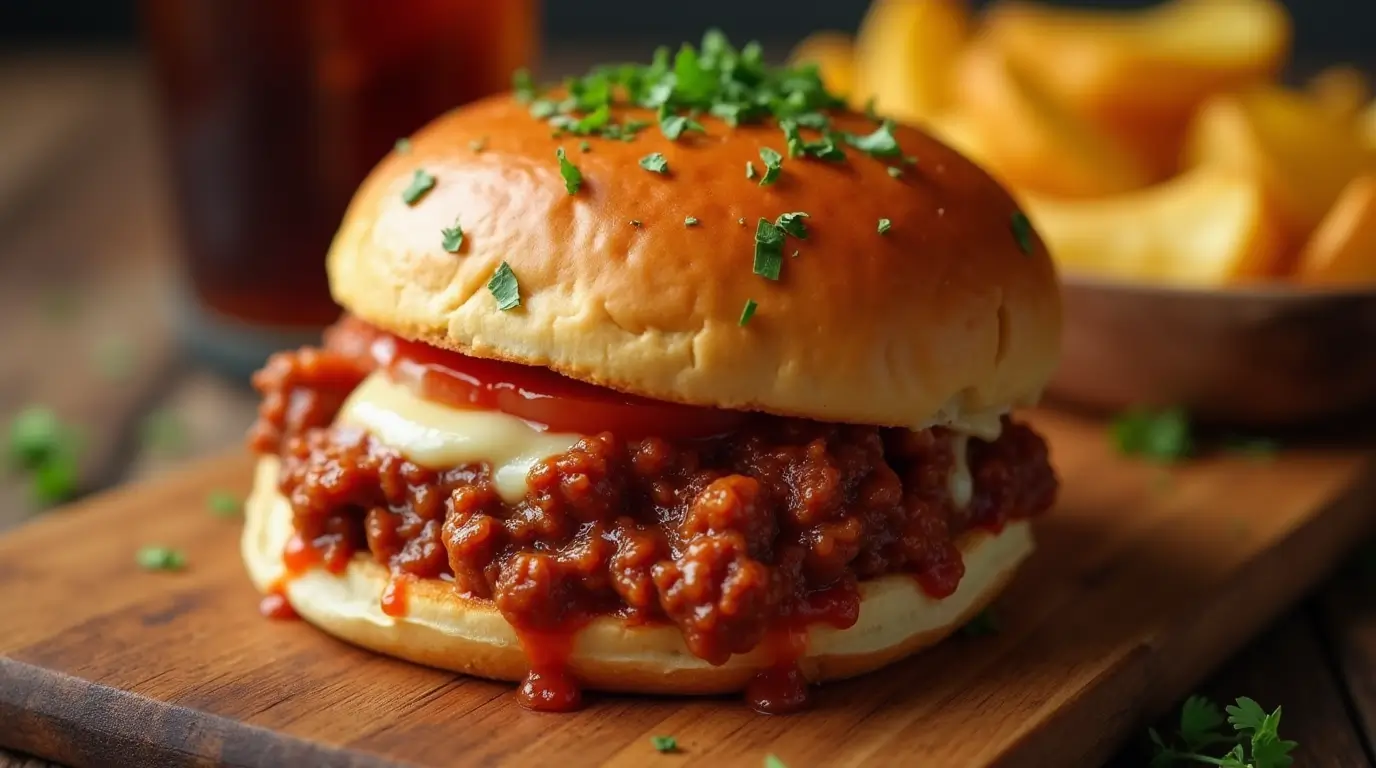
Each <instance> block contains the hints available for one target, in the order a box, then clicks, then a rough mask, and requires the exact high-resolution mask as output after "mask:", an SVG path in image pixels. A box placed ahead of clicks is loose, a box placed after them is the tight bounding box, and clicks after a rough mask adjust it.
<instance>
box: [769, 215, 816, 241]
mask: <svg viewBox="0 0 1376 768" xmlns="http://www.w3.org/2000/svg"><path fill="white" fill-rule="evenodd" d="M806 218H808V215H807V214H806V213H803V212H802V211H795V212H794V213H781V214H779V218H777V219H775V220H774V226H776V227H778V228H779V229H782V230H783V231H784V233H785V234H787V235H791V236H792V237H796V238H798V239H799V240H806V239H807V225H806V224H805V223H804V222H803V219H806Z"/></svg>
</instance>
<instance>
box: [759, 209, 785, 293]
mask: <svg viewBox="0 0 1376 768" xmlns="http://www.w3.org/2000/svg"><path fill="white" fill-rule="evenodd" d="M783 264H784V231H783V230H782V229H780V228H779V227H777V226H775V225H774V224H773V222H771V221H770V220H769V219H760V222H759V224H758V225H756V227H755V264H754V271H755V274H757V275H759V276H760V277H763V278H765V279H766V280H778V279H779V270H780V269H782V268H783Z"/></svg>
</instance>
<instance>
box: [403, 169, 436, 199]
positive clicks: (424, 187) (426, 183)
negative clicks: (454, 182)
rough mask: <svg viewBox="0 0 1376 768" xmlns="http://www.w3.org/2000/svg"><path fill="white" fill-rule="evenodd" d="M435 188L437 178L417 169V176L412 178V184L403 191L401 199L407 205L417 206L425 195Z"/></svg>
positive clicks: (414, 175)
mask: <svg viewBox="0 0 1376 768" xmlns="http://www.w3.org/2000/svg"><path fill="white" fill-rule="evenodd" d="M434 188H435V177H434V176H431V175H430V174H429V173H426V171H425V169H424V168H417V169H416V172H415V174H413V175H412V176H411V183H410V184H408V185H407V186H406V189H403V190H402V191H401V199H402V200H404V201H405V202H406V204H407V205H415V204H416V202H417V201H419V200H420V199H421V198H422V197H425V193H426V192H429V191H430V190H432V189H434Z"/></svg>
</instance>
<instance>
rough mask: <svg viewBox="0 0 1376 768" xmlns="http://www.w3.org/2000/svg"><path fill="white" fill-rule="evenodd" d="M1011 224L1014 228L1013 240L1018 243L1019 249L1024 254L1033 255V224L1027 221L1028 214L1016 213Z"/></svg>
mask: <svg viewBox="0 0 1376 768" xmlns="http://www.w3.org/2000/svg"><path fill="white" fill-rule="evenodd" d="M1010 224H1011V226H1012V228H1013V239H1014V240H1017V241H1018V248H1019V249H1021V250H1022V252H1023V253H1024V254H1026V255H1029V256H1030V255H1032V222H1030V221H1028V220H1027V214H1025V213H1023V212H1022V211H1015V212H1014V213H1013V218H1012V220H1011V221H1010Z"/></svg>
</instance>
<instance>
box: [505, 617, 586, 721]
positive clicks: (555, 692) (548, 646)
mask: <svg viewBox="0 0 1376 768" xmlns="http://www.w3.org/2000/svg"><path fill="white" fill-rule="evenodd" d="M577 630H578V627H576V626H575V627H569V628H567V629H565V630H556V631H535V630H521V629H517V631H516V636H517V637H518V638H520V641H521V649H522V650H523V651H525V654H526V660H527V661H528V662H529V664H530V669H529V671H527V672H526V678H525V680H524V681H522V682H521V687H520V689H519V690H517V692H516V700H517V702H519V703H520V705H521V706H523V707H525V708H526V709H530V710H534V711H536V712H572V711H573V710H576V709H578V708H580V707H582V706H583V689H582V687H581V686H579V684H578V681H577V680H576V679H574V677H573V675H571V674H570V673H569V671H568V660H569V654H571V653H572V652H573V636H574V633H575V632H577Z"/></svg>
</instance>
